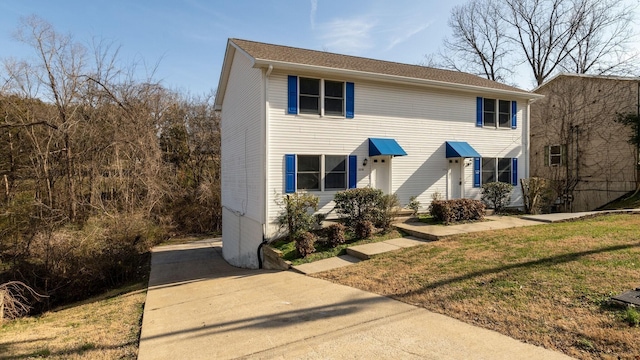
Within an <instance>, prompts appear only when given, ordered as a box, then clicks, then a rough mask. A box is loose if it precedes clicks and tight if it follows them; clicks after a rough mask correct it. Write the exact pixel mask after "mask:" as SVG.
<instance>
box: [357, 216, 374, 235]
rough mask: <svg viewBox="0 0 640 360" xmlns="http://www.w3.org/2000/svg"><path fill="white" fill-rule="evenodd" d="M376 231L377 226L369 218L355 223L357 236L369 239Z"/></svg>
mask: <svg viewBox="0 0 640 360" xmlns="http://www.w3.org/2000/svg"><path fill="white" fill-rule="evenodd" d="M374 231H375V227H374V226H373V223H372V222H371V221H369V220H362V221H359V222H357V223H356V225H355V233H356V238H358V239H368V238H370V237H371V236H372V235H373V232H374Z"/></svg>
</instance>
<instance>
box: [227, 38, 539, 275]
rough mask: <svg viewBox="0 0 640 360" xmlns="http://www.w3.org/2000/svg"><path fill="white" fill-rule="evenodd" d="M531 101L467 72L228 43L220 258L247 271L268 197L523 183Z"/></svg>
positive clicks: (271, 225)
mask: <svg viewBox="0 0 640 360" xmlns="http://www.w3.org/2000/svg"><path fill="white" fill-rule="evenodd" d="M540 97H541V95H537V94H533V93H530V92H527V91H524V90H520V89H517V88H514V87H511V86H508V85H504V84H500V83H497V82H494V81H490V80H487V79H483V78H480V77H478V76H475V75H471V74H466V73H461V72H455V71H449V70H441V69H434V68H429V67H424V66H417V65H407V64H400V63H393V62H387V61H380V60H373V59H366V58H360V57H354V56H346V55H340V54H333V53H328V52H322V51H313V50H306V49H299V48H292V47H287V46H279V45H271V44H264V43H258V42H253V41H246V40H238V39H230V40H229V41H228V43H227V49H226V53H225V58H224V64H223V67H222V73H221V76H220V82H219V87H218V92H217V96H216V99H215V104H216V108H217V109H219V110H221V111H222V125H221V134H222V150H221V151H222V206H223V213H222V224H223V225H222V226H223V228H222V241H223V255H224V258H225V259H226V260H227V261H228V262H229V263H231V264H232V265H235V266H240V267H248V268H256V267H257V266H258V248H259V245H260V243H261V242H262V241H263V240H268V239H270V238H271V237H273V236H274V235H275V234H276V233H277V231H278V228H277V224H276V223H275V219H276V217H277V215H278V213H279V212H280V211H282V208H281V207H280V206H279V205H278V204H277V202H276V200H277V199H278V198H281V197H282V196H283V195H285V194H287V193H294V192H297V191H307V192H310V193H313V194H315V195H317V196H318V197H319V198H320V205H321V210H320V211H321V212H328V211H329V210H330V209H331V208H332V200H333V197H334V194H335V193H336V192H337V191H340V190H345V189H349V188H355V187H366V186H370V187H374V188H379V189H381V190H383V191H384V192H385V193H394V194H397V196H398V198H399V200H400V202H401V203H402V204H403V205H406V204H407V203H408V202H409V198H410V197H412V196H417V199H418V200H419V201H420V202H421V203H422V204H423V205H425V206H426V205H428V204H429V203H430V202H431V199H432V196H433V195H434V194H435V193H439V194H440V195H441V196H442V197H443V198H447V199H454V198H473V199H479V198H480V187H481V185H482V184H483V183H487V182H492V181H504V182H508V183H511V184H513V185H514V186H516V187H518V188H517V189H516V190H515V191H514V192H513V196H512V205H513V206H519V205H521V204H522V203H521V201H522V200H521V192H520V190H519V181H518V179H519V178H523V177H528V176H529V163H528V159H529V141H528V139H529V106H530V103H531V102H532V101H534V100H535V99H537V98H540Z"/></svg>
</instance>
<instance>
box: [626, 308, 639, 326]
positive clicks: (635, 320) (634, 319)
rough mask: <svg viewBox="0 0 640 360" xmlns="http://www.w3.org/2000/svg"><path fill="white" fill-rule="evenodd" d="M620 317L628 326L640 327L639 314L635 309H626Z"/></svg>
mask: <svg viewBox="0 0 640 360" xmlns="http://www.w3.org/2000/svg"><path fill="white" fill-rule="evenodd" d="M622 317H623V319H624V321H625V322H626V323H627V324H629V326H640V312H639V311H638V310H637V309H636V308H633V307H628V308H627V309H626V310H625V311H624V314H623V315H622Z"/></svg>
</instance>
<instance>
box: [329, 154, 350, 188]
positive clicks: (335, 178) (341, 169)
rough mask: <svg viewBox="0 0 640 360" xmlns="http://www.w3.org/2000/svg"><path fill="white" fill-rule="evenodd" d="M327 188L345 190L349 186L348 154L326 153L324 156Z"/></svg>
mask: <svg viewBox="0 0 640 360" xmlns="http://www.w3.org/2000/svg"><path fill="white" fill-rule="evenodd" d="M324 188H325V190H344V189H346V188H347V158H346V156H341V155H340V156H335V155H326V156H325V157H324Z"/></svg>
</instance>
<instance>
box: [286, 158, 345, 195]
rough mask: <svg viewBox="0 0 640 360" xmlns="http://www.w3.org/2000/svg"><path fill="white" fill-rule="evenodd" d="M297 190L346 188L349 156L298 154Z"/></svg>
mask: <svg viewBox="0 0 640 360" xmlns="http://www.w3.org/2000/svg"><path fill="white" fill-rule="evenodd" d="M296 179H297V181H296V184H297V186H296V189H297V190H318V191H319V190H345V189H346V188H347V156H345V155H297V174H296Z"/></svg>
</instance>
